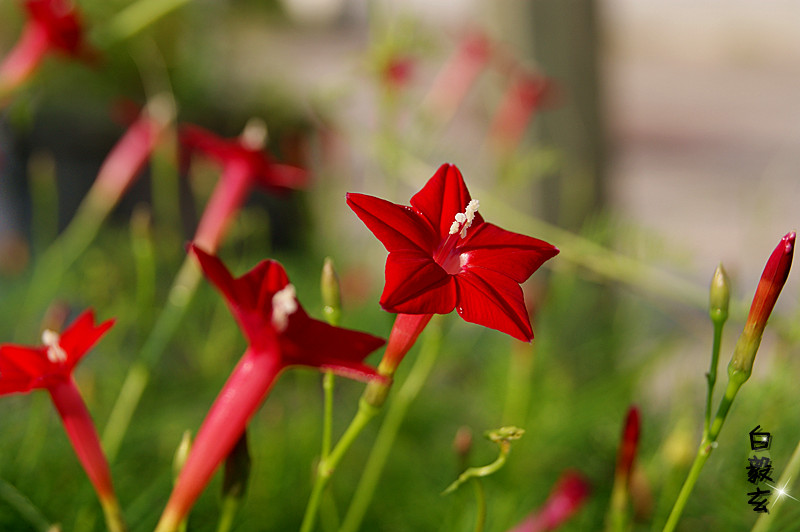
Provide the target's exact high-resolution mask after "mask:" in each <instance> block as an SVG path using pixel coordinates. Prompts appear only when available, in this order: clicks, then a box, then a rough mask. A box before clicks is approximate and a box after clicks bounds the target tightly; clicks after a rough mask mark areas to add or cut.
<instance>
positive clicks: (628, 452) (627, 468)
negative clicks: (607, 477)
mask: <svg viewBox="0 0 800 532" xmlns="http://www.w3.org/2000/svg"><path fill="white" fill-rule="evenodd" d="M640 431H641V418H640V415H639V409H638V408H637V407H635V406H632V407H630V408H629V409H628V415H627V416H626V417H625V427H624V428H623V429H622V442H621V443H620V446H619V452H618V453H617V467H616V472H615V474H614V475H615V477H618V478H620V479H622V480H623V481H624V483H625V489H626V490H627V486H628V484H629V483H630V479H631V472H632V471H633V462H634V460H635V459H636V451H637V450H638V447H639V433H640Z"/></svg>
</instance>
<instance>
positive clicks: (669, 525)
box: [663, 375, 746, 532]
mask: <svg viewBox="0 0 800 532" xmlns="http://www.w3.org/2000/svg"><path fill="white" fill-rule="evenodd" d="M735 377H736V375H734V376H733V377H732V378H729V379H728V387H727V388H726V390H725V396H724V397H723V398H722V401H721V402H720V405H719V410H717V415H716V417H715V418H714V423H713V424H712V425H711V427H710V428H709V431H708V436H707V437H704V438H703V439H702V441H701V442H700V447H699V448H698V449H697V455H696V456H695V459H694V462H693V463H692V467H691V469H690V470H689V475H688V476H687V477H686V480H685V481H684V483H683V487H682V488H681V491H680V493H679V494H678V498H677V499H676V500H675V504H674V505H673V507H672V512H670V514H669V517H668V518H667V522H666V524H665V525H664V531H663V532H672V531H673V530H675V528H676V527H677V526H678V521H680V519H681V515H682V514H683V510H684V508H685V507H686V503H687V502H688V501H689V497H690V496H691V494H692V490H693V489H694V486H695V484H697V479H698V478H699V477H700V471H702V469H703V466H704V465H705V464H706V461H707V460H708V457H709V456H710V455H711V451H713V450H714V447H716V443H717V438H718V437H719V432H720V430H722V425H723V424H724V423H725V418H726V417H727V416H728V411H729V410H730V408H731V404H732V403H733V400H734V398H735V397H736V394H737V392H738V391H739V388H741V387H742V384H744V381H743V380H741V379H739V378H735ZM745 380H746V379H745Z"/></svg>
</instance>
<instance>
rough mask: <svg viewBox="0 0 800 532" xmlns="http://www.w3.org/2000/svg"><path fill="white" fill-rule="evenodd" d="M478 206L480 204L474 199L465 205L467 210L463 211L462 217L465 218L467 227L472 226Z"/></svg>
mask: <svg viewBox="0 0 800 532" xmlns="http://www.w3.org/2000/svg"><path fill="white" fill-rule="evenodd" d="M480 206H481V202H480V201H478V200H476V199H474V200H470V202H469V203H467V210H466V211H464V215H465V216H466V217H467V223H468V224H469V225H472V220H474V219H475V213H476V212H478V207H480Z"/></svg>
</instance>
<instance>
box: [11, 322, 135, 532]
mask: <svg viewBox="0 0 800 532" xmlns="http://www.w3.org/2000/svg"><path fill="white" fill-rule="evenodd" d="M113 324H114V320H108V321H105V322H103V323H101V324H99V325H95V324H94V313H93V312H92V311H91V310H88V311H86V312H84V313H83V314H81V315H80V316H79V317H78V319H77V320H75V322H74V323H73V324H72V325H70V326H69V327H68V328H67V329H66V330H65V331H64V332H63V333H62V334H61V335H59V334H57V333H55V332H53V331H45V332H44V333H43V334H42V343H43V344H44V345H43V346H41V347H27V346H21V345H13V344H3V345H0V394H12V393H23V392H29V391H31V390H33V389H37V388H42V389H46V390H47V391H48V392H49V393H50V397H51V398H52V399H53V404H54V405H55V407H56V410H58V414H59V416H60V417H61V421H62V423H63V424H64V430H65V431H66V433H67V436H68V437H69V439H70V442H71V443H72V447H73V448H74V449H75V454H76V455H77V456H78V459H79V460H80V462H81V465H83V468H84V470H85V471H86V475H87V476H88V477H89V480H90V481H91V482H92V485H93V486H94V488H95V491H96V492H97V495H98V497H99V498H100V503H101V505H102V506H103V511H104V513H105V516H106V524H107V526H108V528H109V530H111V531H112V532H119V531H121V530H124V524H123V523H122V515H121V513H120V509H119V504H118V503H117V498H116V495H115V494H114V488H113V485H112V483H111V471H110V470H109V467H108V461H107V460H106V457H105V455H104V454H103V450H102V448H101V447H100V440H99V438H98V436H97V430H96V429H95V427H94V423H93V422H92V417H91V415H90V414H89V411H88V409H87V408H86V405H85V404H84V402H83V399H82V398H81V395H80V392H79V391H78V389H77V387H76V386H75V381H74V380H73V379H72V370H73V369H74V368H75V365H76V364H77V363H78V362H79V361H80V360H81V358H83V355H85V354H86V353H87V351H89V349H91V348H92V346H93V345H94V344H95V343H96V342H97V341H98V340H99V339H100V337H101V336H103V334H105V332H106V331H107V330H108V329H110V328H111V326H112V325H113Z"/></svg>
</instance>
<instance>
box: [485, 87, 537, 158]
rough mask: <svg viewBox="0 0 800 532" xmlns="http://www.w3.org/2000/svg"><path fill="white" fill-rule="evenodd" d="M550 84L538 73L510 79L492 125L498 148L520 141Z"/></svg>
mask: <svg viewBox="0 0 800 532" xmlns="http://www.w3.org/2000/svg"><path fill="white" fill-rule="evenodd" d="M550 88H551V82H550V81H549V80H547V79H545V78H543V77H541V76H538V75H531V74H521V75H519V76H517V78H516V79H515V80H513V81H512V82H511V84H510V86H509V87H508V90H507V91H506V94H505V95H504V96H503V99H502V100H501V102H500V105H499V107H498V109H497V112H496V113H495V115H494V119H493V120H492V125H491V126H490V127H489V136H490V137H491V138H492V139H493V142H494V144H496V145H497V147H498V149H502V150H506V151H510V150H512V149H514V148H515V147H516V146H517V145H518V144H519V142H520V140H521V139H522V136H523V135H524V134H525V130H526V128H527V127H528V124H530V122H531V120H533V117H534V115H535V113H536V111H537V110H538V109H539V108H540V107H541V105H542V100H543V99H544V98H545V97H546V96H547V94H548V92H549V90H550Z"/></svg>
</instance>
